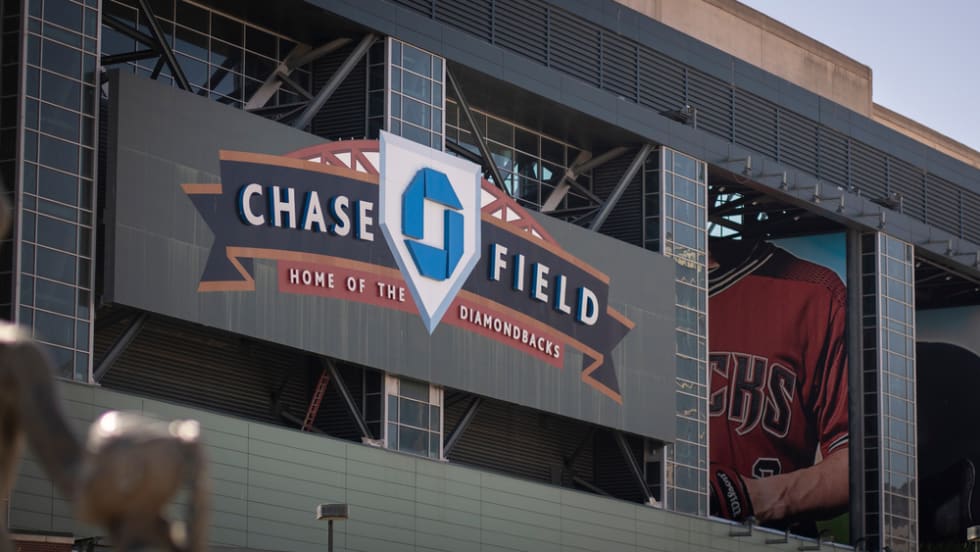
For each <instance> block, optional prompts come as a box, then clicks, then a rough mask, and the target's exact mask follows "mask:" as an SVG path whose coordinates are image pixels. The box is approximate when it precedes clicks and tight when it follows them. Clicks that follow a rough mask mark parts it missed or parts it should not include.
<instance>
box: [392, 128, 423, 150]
mask: <svg viewBox="0 0 980 552" xmlns="http://www.w3.org/2000/svg"><path fill="white" fill-rule="evenodd" d="M392 129H394V124H392ZM392 132H394V130H392ZM401 135H402V136H403V137H405V138H408V139H409V140H411V141H413V142H418V143H419V144H422V145H424V146H429V145H430V143H429V133H428V132H427V131H426V130H425V129H423V128H419V127H417V126H415V125H409V124H406V125H403V127H402V132H401Z"/></svg>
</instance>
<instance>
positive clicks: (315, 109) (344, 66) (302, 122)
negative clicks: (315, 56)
mask: <svg viewBox="0 0 980 552" xmlns="http://www.w3.org/2000/svg"><path fill="white" fill-rule="evenodd" d="M144 1H146V0H144ZM376 38H377V36H376V35H375V34H374V33H368V34H366V35H364V38H362V39H361V41H360V42H359V43H358V44H357V46H356V47H355V48H354V51H353V52H351V53H350V55H349V56H347V59H345V60H344V62H343V63H341V64H340V67H338V68H337V71H336V72H334V74H333V75H331V76H330V80H328V81H327V83H326V84H324V85H323V88H321V89H320V91H319V92H317V93H316V96H315V97H314V98H313V99H312V100H311V101H310V103H309V104H308V105H307V106H306V109H304V110H303V112H302V113H300V114H299V117H297V118H296V120H295V121H293V128H299V129H303V128H306V127H307V126H308V125H309V124H310V121H312V120H313V117H314V116H315V115H316V114H317V113H319V112H320V109H322V108H323V105H324V104H325V103H327V100H329V99H330V96H333V93H334V92H336V91H337V88H338V87H339V86H340V83H342V82H344V79H346V78H347V75H349V74H350V72H351V71H352V70H353V69H354V66H356V65H357V64H358V62H360V61H361V58H363V57H364V54H366V53H367V51H368V48H370V47H371V45H372V44H374V40H375V39H376Z"/></svg>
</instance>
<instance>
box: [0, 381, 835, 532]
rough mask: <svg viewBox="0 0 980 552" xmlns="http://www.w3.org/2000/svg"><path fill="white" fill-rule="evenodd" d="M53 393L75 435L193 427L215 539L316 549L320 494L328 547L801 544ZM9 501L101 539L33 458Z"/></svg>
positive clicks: (374, 452)
mask: <svg viewBox="0 0 980 552" xmlns="http://www.w3.org/2000/svg"><path fill="white" fill-rule="evenodd" d="M60 390H61V393H62V395H63V404H64V406H65V409H66V411H67V413H68V415H69V416H70V418H71V420H72V423H73V424H74V425H75V426H76V427H77V428H78V430H79V431H81V430H82V428H83V427H85V426H86V425H87V424H88V423H90V422H91V421H92V420H93V419H94V418H95V417H97V416H98V415H100V414H101V413H102V412H103V411H105V410H108V409H124V410H128V411H135V412H143V413H146V414H152V415H154V416H159V417H161V418H166V419H172V418H194V419H197V420H199V421H200V422H201V425H202V429H203V436H204V439H205V440H206V442H207V443H208V446H209V451H210V456H211V461H212V463H211V477H212V481H213V489H214V497H213V506H214V511H213V515H212V530H211V541H212V544H213V545H215V546H231V547H248V548H256V549H266V550H297V551H299V550H304V551H306V550H309V551H312V550H324V549H325V547H326V524H325V523H323V522H317V521H315V520H313V510H314V507H315V505H316V504H318V503H320V502H347V503H348V504H350V516H351V517H350V519H349V520H348V521H345V522H339V523H337V524H336V526H335V527H336V530H337V532H336V534H335V549H336V550H338V551H347V550H357V551H375V550H376V551H385V552H387V551H396V552H397V551H402V550H404V551H408V550H412V551H423V550H424V551H437V550H444V551H447V552H465V551H470V550H481V551H498V552H506V551H515V550H533V551H552V550H569V551H585V550H596V551H600V550H601V551H603V552H608V551H621V550H622V551H663V552H685V551H695V550H697V551H701V550H718V551H722V550H731V551H735V550H738V551H743V552H749V551H756V550H757V551H759V552H762V551H765V552H776V551H779V550H787V551H788V550H797V547H798V546H799V545H800V541H798V540H796V539H790V541H789V542H788V543H786V544H777V545H766V544H764V541H765V539H766V538H773V535H772V534H766V533H764V532H762V531H759V530H756V532H755V534H754V535H752V536H750V537H739V538H735V537H731V536H729V534H728V532H729V527H730V526H729V525H727V524H724V523H720V522H711V521H708V520H705V519H698V518H693V517H687V516H681V515H677V514H672V513H669V512H665V511H663V510H659V509H655V508H652V507H648V506H641V505H639V504H634V503H630V502H623V501H619V500H613V499H607V498H603V497H600V496H596V495H592V494H588V493H583V492H578V491H574V490H569V489H563V488H560V487H553V486H548V485H542V484H538V483H533V482H530V481H524V480H521V479H517V478H513V477H508V476H504V475H499V474H494V473H490V472H486V471H480V470H476V469H471V468H467V467H462V466H458V465H453V464H448V463H445V462H435V461H431V460H426V459H421V458H416V457H414V456H408V455H404V454H400V453H394V452H389V451H386V450H382V449H376V448H372V447H368V446H365V445H361V444H357V443H351V442H346V441H339V440H336V439H332V438H328V437H323V436H319V435H312V434H307V433H301V432H299V431H295V430H289V429H283V428H279V427H275V426H271V425H266V424H262V423H252V422H247V421H244V420H241V419H236V418H231V417H228V416H222V415H218V414H214V413H210V412H205V411H201V410H195V409H191V408H186V407H181V406H176V405H173V404H167V403H163V402H158V401H153V400H148V399H143V398H140V397H136V396H132V395H127V394H122V393H117V392H113V391H108V390H106V389H102V388H99V387H92V386H87V385H81V384H76V383H67V382H63V383H61V384H60ZM11 504H12V508H11V512H10V522H11V527H12V528H13V529H14V530H15V531H17V532H21V533H33V532H58V533H74V534H75V537H76V538H82V537H85V536H93V535H97V534H99V533H98V532H97V530H94V529H92V528H88V527H84V526H81V525H76V524H74V523H73V522H72V520H71V516H70V505H69V504H68V503H66V502H65V501H64V500H62V499H60V498H59V497H57V496H56V495H55V494H54V493H53V492H52V487H51V483H50V482H48V480H47V479H46V478H45V477H44V475H43V473H42V472H41V470H40V468H39V466H38V464H37V462H35V461H34V460H32V459H31V458H27V459H25V460H24V461H23V463H22V466H21V467H20V471H19V476H18V479H17V482H16V484H15V487H14V491H13V495H12V500H11ZM824 549H827V547H826V546H825V547H824Z"/></svg>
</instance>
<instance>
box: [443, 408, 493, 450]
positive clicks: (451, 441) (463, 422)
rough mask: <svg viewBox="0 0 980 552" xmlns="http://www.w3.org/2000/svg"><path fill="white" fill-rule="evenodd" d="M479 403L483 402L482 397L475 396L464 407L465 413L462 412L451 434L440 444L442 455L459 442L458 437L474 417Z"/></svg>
mask: <svg viewBox="0 0 980 552" xmlns="http://www.w3.org/2000/svg"><path fill="white" fill-rule="evenodd" d="M481 404H483V397H477V398H475V399H473V402H472V403H470V407H469V408H467V409H466V414H463V417H462V418H460V420H459V423H458V424H456V427H455V428H454V429H453V433H452V435H450V436H449V437H448V438H447V439H446V444H444V445H443V446H442V455H443V457H446V456H449V452H450V451H452V450H453V447H455V446H456V443H457V442H459V438H460V437H462V436H463V432H465V431H466V428H467V427H469V425H470V422H472V421H473V418H474V417H476V411H477V409H479V408H480V405H481Z"/></svg>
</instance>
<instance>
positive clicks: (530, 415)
mask: <svg viewBox="0 0 980 552" xmlns="http://www.w3.org/2000/svg"><path fill="white" fill-rule="evenodd" d="M471 397H472V395H469V394H467V393H461V392H454V393H449V392H447V397H446V399H447V400H446V404H447V406H446V411H445V429H446V431H447V432H451V431H452V430H453V428H455V427H456V425H457V424H458V423H459V420H460V419H461V418H462V417H463V414H464V413H465V412H466V410H467V409H468V408H469V406H470V403H471V402H472V399H471ZM589 428H590V426H589V425H588V424H585V423H583V422H579V421H576V420H571V419H568V418H562V417H559V416H554V415H551V414H546V413H544V412H538V411H535V410H532V409H530V408H525V407H520V406H517V405H513V404H508V403H505V402H501V401H495V400H491V399H484V400H483V403H482V404H481V405H480V408H479V410H477V413H476V416H474V417H473V421H472V422H471V423H470V425H469V427H468V428H467V429H466V431H465V432H464V433H463V436H462V437H461V438H460V440H459V441H458V442H457V444H456V447H455V448H454V449H453V450H452V453H451V454H450V455H449V460H450V461H452V462H460V463H463V464H470V465H473V466H480V467H483V468H488V469H492V470H496V471H502V472H505V473H509V474H513V475H517V476H520V477H526V478H529V479H536V480H538V481H545V482H552V478H553V477H554V476H556V475H557V474H558V469H559V468H560V466H561V465H562V462H563V458H565V457H568V456H571V455H572V453H574V452H575V450H576V448H578V447H579V445H580V444H581V442H582V440H583V439H584V438H586V437H587V436H588V435H589ZM447 434H448V433H447ZM592 454H593V453H592V445H591V443H589V444H587V445H586V446H585V447H583V448H582V451H581V453H580V454H579V455H578V457H577V458H576V460H575V463H574V464H573V471H574V473H575V475H578V476H579V477H582V478H584V479H585V480H587V481H591V480H592V469H593V463H592ZM569 480H570V477H569V476H568V475H567V474H566V477H565V481H564V483H565V484H569V483H570V481H569Z"/></svg>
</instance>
